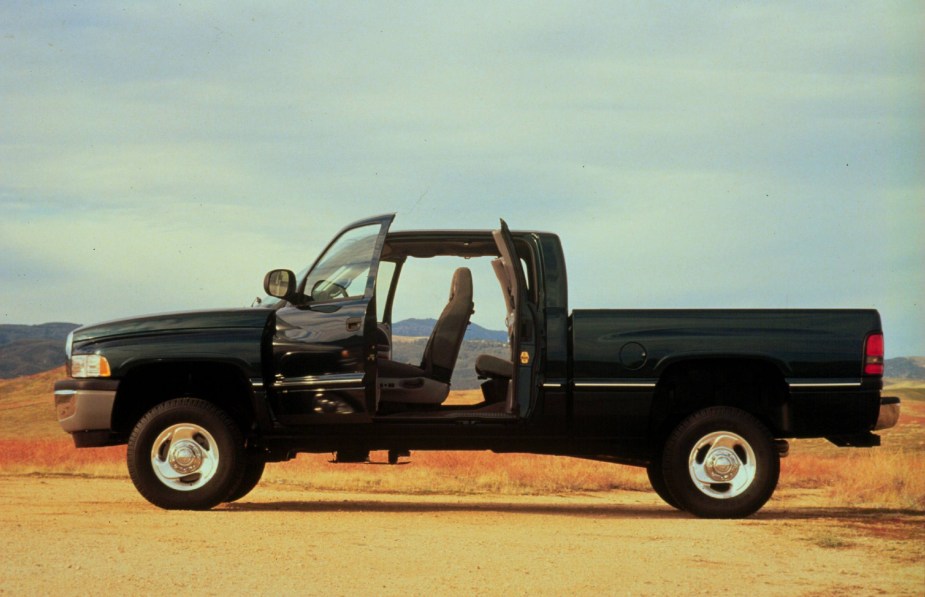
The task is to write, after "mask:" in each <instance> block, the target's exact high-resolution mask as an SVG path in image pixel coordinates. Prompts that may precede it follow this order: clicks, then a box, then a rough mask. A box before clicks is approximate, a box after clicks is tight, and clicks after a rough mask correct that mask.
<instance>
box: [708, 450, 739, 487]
mask: <svg viewBox="0 0 925 597" xmlns="http://www.w3.org/2000/svg"><path fill="white" fill-rule="evenodd" d="M704 468H705V470H706V472H707V474H708V475H709V476H710V478H711V479H713V480H715V481H717V482H720V483H725V482H726V481H729V480H730V479H732V478H733V477H735V476H736V473H738V472H739V457H738V456H737V455H736V453H735V452H733V451H732V450H729V449H727V448H720V449H717V450H713V451H712V452H710V454H709V455H708V456H707V459H706V462H704Z"/></svg>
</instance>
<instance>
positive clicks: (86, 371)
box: [71, 354, 112, 377]
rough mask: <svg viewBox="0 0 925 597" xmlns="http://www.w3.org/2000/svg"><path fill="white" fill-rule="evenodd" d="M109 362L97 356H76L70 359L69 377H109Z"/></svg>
mask: <svg viewBox="0 0 925 597" xmlns="http://www.w3.org/2000/svg"><path fill="white" fill-rule="evenodd" d="M110 375H112V373H111V372H110V370H109V361H107V360H106V357H104V356H102V355H98V354H78V355H74V356H73V357H71V377H109V376H110Z"/></svg>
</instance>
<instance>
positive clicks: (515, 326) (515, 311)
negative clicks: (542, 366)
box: [492, 220, 536, 416]
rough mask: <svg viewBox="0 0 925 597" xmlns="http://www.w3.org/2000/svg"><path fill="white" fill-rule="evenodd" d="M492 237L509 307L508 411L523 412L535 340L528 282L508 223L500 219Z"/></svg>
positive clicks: (527, 403)
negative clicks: (527, 306) (496, 248)
mask: <svg viewBox="0 0 925 597" xmlns="http://www.w3.org/2000/svg"><path fill="white" fill-rule="evenodd" d="M492 237H493V238H494V240H495V244H496V245H497V246H498V251H499V253H500V254H501V261H500V269H499V270H497V271H496V272H495V273H496V274H497V275H498V280H499V281H500V282H501V285H502V287H503V289H504V291H505V297H504V298H505V301H506V306H507V311H508V316H507V326H508V333H509V335H510V338H511V356H512V360H513V364H514V367H513V377H512V378H511V383H510V385H509V386H508V394H507V408H506V410H507V412H509V413H512V414H519V415H521V416H526V415H527V413H528V412H529V408H530V401H531V399H532V383H531V380H532V379H533V361H534V357H535V356H536V355H535V352H536V351H535V349H536V342H535V338H534V333H533V318H532V316H531V313H530V310H529V309H527V308H526V299H525V297H526V290H527V283H526V278H525V277H524V271H523V267H522V266H521V263H520V258H519V257H518V256H517V250H516V248H515V247H514V239H513V237H512V236H511V231H510V230H509V229H508V226H507V223H506V222H505V221H504V220H501V228H500V229H498V230H494V231H492Z"/></svg>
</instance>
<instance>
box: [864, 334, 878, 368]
mask: <svg viewBox="0 0 925 597" xmlns="http://www.w3.org/2000/svg"><path fill="white" fill-rule="evenodd" d="M864 375H883V334H871V335H870V336H868V337H867V341H865V342H864Z"/></svg>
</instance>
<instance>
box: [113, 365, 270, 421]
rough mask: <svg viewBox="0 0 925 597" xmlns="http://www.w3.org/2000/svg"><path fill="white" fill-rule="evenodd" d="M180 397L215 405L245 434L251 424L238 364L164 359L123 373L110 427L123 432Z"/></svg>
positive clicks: (249, 392) (244, 381) (250, 407)
mask: <svg viewBox="0 0 925 597" xmlns="http://www.w3.org/2000/svg"><path fill="white" fill-rule="evenodd" d="M182 397H193V398H199V399H201V400H205V401H207V402H210V403H212V404H214V405H216V406H218V407H219V408H221V409H222V410H224V411H225V412H227V413H228V415H229V416H231V418H232V419H233V420H234V421H235V423H237V425H238V427H239V428H240V429H241V431H242V433H244V434H245V435H247V433H248V431H249V430H250V429H251V428H252V427H253V423H254V420H255V413H254V408H253V391H252V389H251V385H250V381H249V379H248V377H247V375H246V374H245V373H244V371H242V370H241V369H240V368H239V367H237V366H235V365H233V364H229V363H221V362H211V361H208V362H202V361H177V362H169V361H168V362H157V363H147V364H142V365H138V366H136V367H134V368H132V369H131V370H130V371H129V372H128V373H127V374H126V376H125V377H124V378H123V379H122V381H121V382H120V383H119V389H118V392H117V393H116V399H115V403H114V404H113V411H112V429H113V431H115V432H117V433H120V434H126V435H127V434H128V433H131V431H132V428H133V427H134V426H135V424H136V423H138V421H139V420H140V419H141V417H143V416H144V414H145V413H146V412H148V411H149V410H151V409H152V408H154V407H155V406H157V405H158V404H161V403H163V402H166V401H168V400H172V399H174V398H182Z"/></svg>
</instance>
